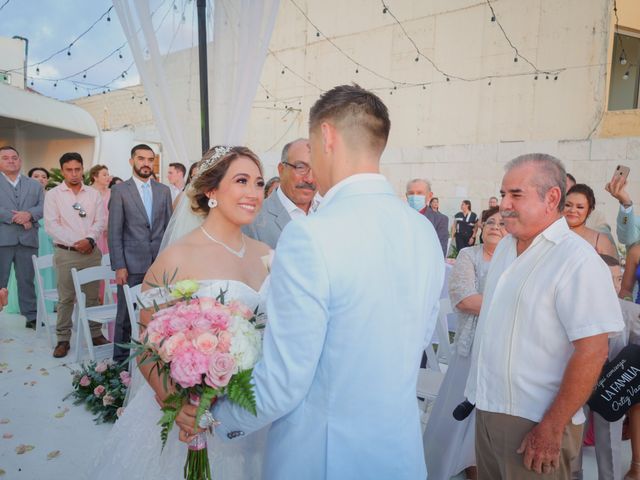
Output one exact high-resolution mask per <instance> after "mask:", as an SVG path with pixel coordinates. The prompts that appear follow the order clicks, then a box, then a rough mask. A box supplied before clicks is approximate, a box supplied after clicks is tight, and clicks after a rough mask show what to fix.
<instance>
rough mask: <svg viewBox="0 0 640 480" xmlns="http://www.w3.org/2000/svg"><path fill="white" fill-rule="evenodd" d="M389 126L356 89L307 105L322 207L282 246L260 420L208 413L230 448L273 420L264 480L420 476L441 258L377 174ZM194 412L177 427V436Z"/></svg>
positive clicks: (430, 234)
mask: <svg viewBox="0 0 640 480" xmlns="http://www.w3.org/2000/svg"><path fill="white" fill-rule="evenodd" d="M389 128H390V121H389V116H388V112H387V108H386V106H385V105H384V104H383V103H382V101H381V100H380V99H379V98H378V97H377V96H376V95H374V94H373V93H371V92H368V91H366V90H363V89H362V88H360V87H359V86H357V85H353V86H349V85H343V86H340V87H336V88H334V89H332V90H330V91H328V92H326V93H325V94H323V95H322V96H321V97H320V99H319V100H318V101H317V102H316V104H315V105H314V106H313V107H312V108H311V112H310V119H309V132H310V144H311V165H312V168H313V172H314V176H315V177H316V180H317V185H318V189H319V191H320V193H321V194H322V195H323V196H324V199H323V201H322V204H321V205H320V208H319V209H318V211H317V213H316V214H315V215H312V216H309V217H305V218H300V219H298V220H296V221H295V222H290V223H289V224H288V225H287V226H286V228H285V229H284V231H283V232H282V235H281V236H280V240H279V242H278V247H277V250H276V255H275V262H274V264H273V266H272V273H271V291H270V294H269V298H268V303H267V312H268V318H269V320H268V322H267V328H266V331H265V337H264V354H263V358H262V360H261V361H260V362H259V363H258V364H257V365H256V367H255V369H254V373H253V378H254V383H255V393H256V402H257V409H258V415H257V416H253V415H252V414H250V413H248V412H247V411H245V410H243V409H241V408H238V407H237V406H235V405H232V404H230V403H229V402H226V401H222V402H219V403H218V404H217V405H216V406H215V407H214V408H213V415H214V417H215V418H216V419H217V420H219V421H220V422H221V424H220V425H219V426H218V427H217V428H216V431H217V434H218V435H219V436H220V437H222V438H223V439H225V440H226V439H231V440H232V441H233V439H234V438H238V437H241V436H243V435H248V434H250V433H251V432H254V431H255V430H258V429H259V428H261V427H264V426H266V425H268V424H269V423H272V425H271V429H270V431H269V437H268V443H267V452H266V457H265V464H264V467H263V470H264V478H265V479H267V480H270V479H273V480H280V479H295V478H304V479H309V480H314V479H351V478H366V479H394V480H403V479H412V480H413V479H424V478H425V476H426V469H425V463H424V453H423V447H422V435H421V428H420V419H419V412H418V403H417V400H416V380H417V376H418V367H419V365H420V359H421V357H422V352H423V350H424V347H425V343H426V342H427V341H428V340H429V339H430V337H431V334H432V333H433V329H434V325H435V321H436V315H437V310H438V298H439V296H440V290H441V288H442V281H443V273H444V262H443V260H442V250H441V248H440V244H439V242H438V238H437V236H436V233H435V231H434V229H433V226H432V225H431V223H430V222H425V221H424V217H422V216H421V215H420V214H419V213H418V212H416V211H415V210H413V209H411V208H409V207H408V206H407V205H406V204H405V203H404V202H402V201H401V200H400V199H399V198H398V196H397V195H396V194H395V192H394V190H393V188H392V186H391V185H390V184H389V182H388V181H387V180H386V179H385V177H383V176H382V175H381V174H380V173H379V171H380V170H379V163H380V156H381V154H382V151H383V150H384V148H385V145H386V143H387V137H388V135H389ZM194 414H195V408H184V409H183V411H182V413H181V415H180V417H179V418H178V421H177V423H178V425H179V426H180V428H181V429H182V432H181V439H183V440H187V439H188V436H189V434H190V433H193V430H194V424H195V421H194V418H193V415H194ZM187 432H188V433H187Z"/></svg>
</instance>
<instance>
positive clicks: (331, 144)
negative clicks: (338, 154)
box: [320, 122, 337, 154]
mask: <svg viewBox="0 0 640 480" xmlns="http://www.w3.org/2000/svg"><path fill="white" fill-rule="evenodd" d="M320 133H321V135H322V151H323V152H324V153H325V154H328V153H330V152H332V151H333V150H334V148H335V142H336V133H337V132H336V127H334V126H333V125H331V124H330V123H328V122H322V123H321V124H320Z"/></svg>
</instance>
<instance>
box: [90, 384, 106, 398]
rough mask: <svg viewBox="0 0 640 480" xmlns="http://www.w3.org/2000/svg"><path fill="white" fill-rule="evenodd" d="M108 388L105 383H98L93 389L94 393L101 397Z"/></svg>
mask: <svg viewBox="0 0 640 480" xmlns="http://www.w3.org/2000/svg"><path fill="white" fill-rule="evenodd" d="M105 390H106V388H104V385H98V386H97V387H96V388H94V389H93V394H94V395H95V396H96V397H98V398H100V397H101V396H102V395H103V394H104V391H105Z"/></svg>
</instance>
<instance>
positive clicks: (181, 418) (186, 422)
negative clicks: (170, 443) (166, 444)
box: [176, 403, 204, 443]
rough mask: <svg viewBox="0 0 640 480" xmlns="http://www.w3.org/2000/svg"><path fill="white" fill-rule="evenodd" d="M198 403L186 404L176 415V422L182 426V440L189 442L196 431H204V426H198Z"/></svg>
mask: <svg viewBox="0 0 640 480" xmlns="http://www.w3.org/2000/svg"><path fill="white" fill-rule="evenodd" d="M197 412H198V407H197V406H196V405H191V404H188V403H186V404H184V405H182V408H181V409H180V412H178V416H177V417H176V424H177V425H178V427H180V441H181V442H185V443H189V442H190V441H191V440H193V437H195V435H196V433H198V432H203V431H204V428H196V413H197Z"/></svg>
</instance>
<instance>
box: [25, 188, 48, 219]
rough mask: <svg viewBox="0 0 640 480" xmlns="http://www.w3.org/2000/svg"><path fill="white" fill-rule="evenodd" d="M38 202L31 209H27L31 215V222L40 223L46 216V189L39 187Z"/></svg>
mask: <svg viewBox="0 0 640 480" xmlns="http://www.w3.org/2000/svg"><path fill="white" fill-rule="evenodd" d="M37 189H38V190H37V192H38V202H37V203H36V204H35V205H34V206H33V207H31V208H27V212H29V213H30V214H31V221H32V222H33V223H38V220H40V219H41V218H42V216H43V215H44V189H43V188H40V185H38V186H37Z"/></svg>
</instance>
